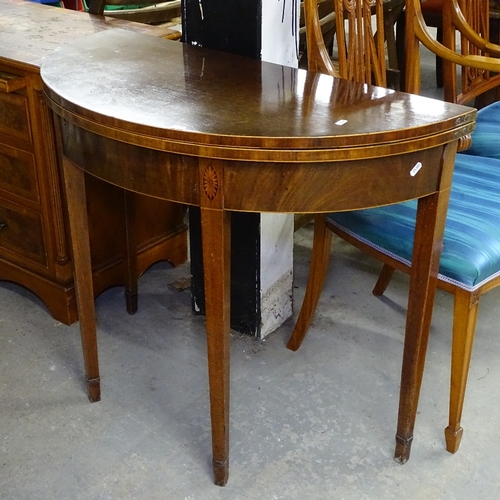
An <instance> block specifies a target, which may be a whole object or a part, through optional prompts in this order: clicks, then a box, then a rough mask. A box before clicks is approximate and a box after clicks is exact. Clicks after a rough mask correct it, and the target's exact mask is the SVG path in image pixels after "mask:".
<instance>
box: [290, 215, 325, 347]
mask: <svg viewBox="0 0 500 500" xmlns="http://www.w3.org/2000/svg"><path fill="white" fill-rule="evenodd" d="M331 242H332V232H331V231H330V230H329V229H328V228H327V227H326V216H325V215H324V214H318V215H316V216H315V219H314V239H313V247H312V255H311V266H310V268H309V278H308V281H307V287H306V293H305V296H304V301H303V303H302V308H301V310H300V313H299V318H298V319H297V323H296V324H295V328H294V330H293V332H292V335H291V337H290V340H289V341H288V344H287V348H288V349H290V350H292V351H296V350H297V349H298V348H299V347H300V345H301V344H302V341H303V340H304V337H305V335H306V333H307V329H308V328H309V325H310V324H311V320H312V317H313V315H314V311H315V310H316V306H317V305H318V300H319V296H320V295H321V290H322V289H323V284H324V282H325V276H326V271H327V269H328V261H329V259H330V247H331Z"/></svg>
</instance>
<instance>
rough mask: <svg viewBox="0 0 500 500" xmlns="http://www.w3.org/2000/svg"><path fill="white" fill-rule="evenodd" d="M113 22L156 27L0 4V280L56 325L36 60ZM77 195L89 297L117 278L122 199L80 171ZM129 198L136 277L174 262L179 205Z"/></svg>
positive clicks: (56, 235) (55, 263)
mask: <svg viewBox="0 0 500 500" xmlns="http://www.w3.org/2000/svg"><path fill="white" fill-rule="evenodd" d="M114 26H116V27H120V28H122V29H124V28H125V29H129V30H133V31H138V32H144V33H148V34H151V35H153V36H158V35H160V34H163V33H164V30H159V29H157V28H155V27H150V26H146V25H141V24H136V23H129V22H126V21H120V20H114V19H107V18H102V17H97V16H90V15H88V14H85V13H81V12H75V11H70V10H65V9H58V8H55V7H48V6H44V5H40V4H36V3H31V2H26V1H19V0H14V1H7V0H0V280H7V281H12V282H15V283H18V284H21V285H23V286H25V287H26V288H28V289H29V290H31V291H33V292H34V293H35V294H36V295H37V296H38V297H39V298H40V299H41V300H42V301H43V302H44V303H45V305H46V306H47V308H48V309H49V311H50V313H51V314H52V315H53V317H54V318H55V319H57V320H58V321H61V322H63V323H66V324H71V323H73V322H74V321H76V320H77V319H78V317H77V309H76V301H75V290H74V282H73V271H72V263H71V257H70V255H71V250H70V245H69V235H68V222H67V212H66V202H65V200H64V197H63V194H62V193H63V190H62V178H61V170H60V162H59V159H58V155H57V150H56V135H55V128H54V124H53V117H52V113H51V111H50V110H49V109H48V108H47V106H46V104H45V102H44V99H43V96H42V92H41V89H42V82H41V79H40V64H41V62H42V60H43V58H44V57H45V56H46V55H47V54H48V53H50V52H51V51H52V49H54V48H55V47H57V46H58V45H60V44H63V43H65V42H67V41H70V40H73V39H75V38H76V37H80V36H84V35H86V34H90V33H94V32H97V31H102V30H105V29H111V28H113V27H114ZM82 43H85V41H84V39H83V40H82ZM87 194H88V196H87V202H88V211H89V221H90V233H91V242H92V243H91V245H92V268H93V282H94V294H95V295H97V294H99V293H100V292H102V291H103V290H104V289H106V288H108V287H110V286H114V285H122V284H124V283H125V281H126V275H127V273H126V265H125V264H126V262H125V259H124V255H125V253H124V248H125V208H124V207H125V205H124V196H123V191H122V190H121V189H119V188H116V187H113V186H111V185H109V184H104V183H102V182H101V181H99V180H98V179H96V178H93V177H90V176H89V177H88V178H87ZM134 197H135V200H134V201H135V206H136V222H137V224H136V229H137V271H138V273H139V274H140V273H142V272H143V271H144V270H145V269H147V268H148V267H149V266H150V265H151V264H153V263H154V262H157V261H159V260H168V261H170V262H172V263H173V264H174V265H178V264H180V263H182V262H184V261H185V260H186V258H187V232H186V229H187V228H186V226H185V224H184V214H185V208H184V207H183V206H182V205H179V204H173V203H170V202H168V201H164V200H157V199H154V198H149V197H145V196H141V195H134ZM117 207H118V208H117ZM160 214H161V216H159V215H160Z"/></svg>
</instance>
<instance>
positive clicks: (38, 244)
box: [0, 199, 47, 265]
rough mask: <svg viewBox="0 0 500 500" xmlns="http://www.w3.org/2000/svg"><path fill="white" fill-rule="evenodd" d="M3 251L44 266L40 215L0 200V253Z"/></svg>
mask: <svg viewBox="0 0 500 500" xmlns="http://www.w3.org/2000/svg"><path fill="white" fill-rule="evenodd" d="M5 250H7V251H9V252H13V253H14V254H16V255H18V256H23V257H25V258H28V259H30V260H32V261H34V262H37V263H39V264H42V265H45V264H46V260H47V259H46V255H45V244H44V239H43V224H42V217H41V214H40V213H39V212H36V211H34V210H29V209H26V208H23V207H21V206H20V205H15V204H13V203H9V202H8V201H6V200H1V199H0V252H1V253H5Z"/></svg>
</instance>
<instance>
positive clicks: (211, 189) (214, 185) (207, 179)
mask: <svg viewBox="0 0 500 500" xmlns="http://www.w3.org/2000/svg"><path fill="white" fill-rule="evenodd" d="M203 190H204V191H205V194H206V196H207V198H208V199H209V200H210V201H212V200H213V199H214V198H215V197H216V196H217V191H218V190H219V178H218V177H217V172H216V171H215V169H214V167H212V165H209V166H208V167H207V168H206V169H205V173H204V174H203Z"/></svg>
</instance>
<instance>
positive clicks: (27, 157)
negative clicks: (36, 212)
mask: <svg viewBox="0 0 500 500" xmlns="http://www.w3.org/2000/svg"><path fill="white" fill-rule="evenodd" d="M0 189H3V190H5V191H6V192H8V193H13V194H16V195H19V196H22V197H23V198H26V199H28V200H32V201H34V202H38V200H39V196H38V183H37V176H36V168H35V157H34V156H33V154H31V153H27V152H25V151H22V150H20V149H16V148H11V147H9V146H6V145H4V144H1V143H0Z"/></svg>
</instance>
